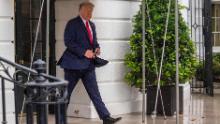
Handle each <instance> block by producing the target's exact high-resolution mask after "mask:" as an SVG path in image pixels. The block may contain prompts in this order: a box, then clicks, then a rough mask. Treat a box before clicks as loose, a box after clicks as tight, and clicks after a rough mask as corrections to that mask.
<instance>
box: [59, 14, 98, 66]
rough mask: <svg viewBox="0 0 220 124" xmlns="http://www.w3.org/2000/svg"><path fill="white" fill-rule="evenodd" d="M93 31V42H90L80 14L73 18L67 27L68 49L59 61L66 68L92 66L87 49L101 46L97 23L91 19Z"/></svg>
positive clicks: (66, 43)
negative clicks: (96, 27)
mask: <svg viewBox="0 0 220 124" xmlns="http://www.w3.org/2000/svg"><path fill="white" fill-rule="evenodd" d="M89 23H90V26H91V28H92V32H93V44H92V45H91V44H90V41H89V36H88V33H87V30H86V27H85V24H84V23H83V20H82V19H81V17H80V16H78V17H76V18H73V19H71V20H70V21H69V22H68V23H67V25H66V28H65V32H64V42H65V46H66V47H67V49H66V50H65V51H64V53H63V55H62V57H61V58H60V60H59V61H58V65H60V66H61V67H62V68H64V69H73V70H81V69H87V68H88V67H89V66H91V63H92V60H91V59H88V58H86V57H85V56H84V54H85V52H86V50H88V49H91V50H94V49H96V48H99V44H98V42H97V37H96V30H95V25H94V23H92V22H91V21H89Z"/></svg>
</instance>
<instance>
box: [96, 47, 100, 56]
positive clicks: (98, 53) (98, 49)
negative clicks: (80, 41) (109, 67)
mask: <svg viewBox="0 0 220 124" xmlns="http://www.w3.org/2000/svg"><path fill="white" fill-rule="evenodd" d="M100 53H101V50H100V48H96V49H95V55H97V56H98V55H100Z"/></svg>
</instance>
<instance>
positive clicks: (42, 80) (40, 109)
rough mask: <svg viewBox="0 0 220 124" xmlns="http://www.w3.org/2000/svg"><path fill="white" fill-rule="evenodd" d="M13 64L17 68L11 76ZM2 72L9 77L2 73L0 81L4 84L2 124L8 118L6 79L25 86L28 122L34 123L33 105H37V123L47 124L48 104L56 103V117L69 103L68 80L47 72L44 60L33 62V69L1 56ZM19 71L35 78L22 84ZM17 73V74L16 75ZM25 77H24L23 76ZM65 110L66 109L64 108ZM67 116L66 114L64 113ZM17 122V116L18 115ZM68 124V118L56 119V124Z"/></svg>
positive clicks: (5, 123) (0, 69)
mask: <svg viewBox="0 0 220 124" xmlns="http://www.w3.org/2000/svg"><path fill="white" fill-rule="evenodd" d="M6 65H7V66H13V67H14V68H15V69H16V70H18V71H16V72H15V74H14V75H13V76H11V74H10V72H9V67H6ZM0 67H2V68H0V72H4V73H5V74H6V75H7V76H8V77H6V76H5V75H3V74H2V73H0V81H1V85H2V87H1V88H2V108H3V109H2V110H3V114H2V116H3V120H2V124H7V120H6V103H5V101H6V100H5V99H6V97H5V83H6V82H5V80H6V81H7V82H13V83H14V85H18V86H20V87H22V88H25V97H26V99H25V105H26V113H27V114H26V123H27V124H34V122H33V121H34V119H33V106H36V108H37V109H36V111H37V124H47V121H48V120H47V105H48V104H56V105H57V107H56V113H55V114H56V117H59V118H60V117H61V113H59V112H60V111H61V105H63V104H64V105H65V104H67V102H68V101H67V96H68V93H67V85H68V82H67V81H65V80H63V79H60V78H57V77H54V76H51V75H47V74H45V72H46V64H45V62H44V61H42V60H37V61H35V62H34V63H33V69H30V68H27V67H25V66H23V65H19V64H17V63H14V62H12V61H9V60H7V59H5V58H3V57H1V56H0ZM18 72H24V74H26V75H29V74H30V75H32V76H33V80H31V81H29V80H27V81H26V82H27V83H25V84H22V82H23V80H22V79H21V77H20V79H16V77H18ZM15 75H17V76H15ZM23 78H24V77H23ZM49 97H54V99H48V98H49ZM64 111H65V110H64ZM65 113H66V112H64V114H65ZM64 117H65V115H64ZM16 123H17V124H18V121H17V116H16ZM61 123H62V124H66V118H64V120H62V121H61V120H60V119H56V124H61Z"/></svg>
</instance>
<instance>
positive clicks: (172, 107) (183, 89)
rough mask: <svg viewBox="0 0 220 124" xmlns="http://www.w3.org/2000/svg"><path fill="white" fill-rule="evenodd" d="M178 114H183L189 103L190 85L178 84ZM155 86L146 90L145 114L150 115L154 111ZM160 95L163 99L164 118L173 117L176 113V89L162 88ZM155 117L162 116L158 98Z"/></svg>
mask: <svg viewBox="0 0 220 124" xmlns="http://www.w3.org/2000/svg"><path fill="white" fill-rule="evenodd" d="M179 88H180V89H179V91H180V111H179V113H180V114H183V113H184V112H185V111H187V110H186V109H187V108H188V105H189V103H190V84H188V83H186V84H180V86H179ZM156 90H157V87H156V86H149V87H148V88H147V114H148V115H150V114H152V112H153V111H154V105H155V99H156ZM161 93H162V97H163V103H164V110H165V114H166V116H173V115H174V113H175V112H176V89H175V86H174V85H170V86H162V87H161ZM157 115H163V109H162V104H161V99H160V97H158V104H157Z"/></svg>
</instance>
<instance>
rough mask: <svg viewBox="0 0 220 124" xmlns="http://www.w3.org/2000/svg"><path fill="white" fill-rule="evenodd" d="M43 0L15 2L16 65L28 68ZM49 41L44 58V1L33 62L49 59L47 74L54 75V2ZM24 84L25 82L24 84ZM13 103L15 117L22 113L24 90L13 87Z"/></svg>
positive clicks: (18, 0)
mask: <svg viewBox="0 0 220 124" xmlns="http://www.w3.org/2000/svg"><path fill="white" fill-rule="evenodd" d="M42 2H43V0H16V6H15V7H16V8H15V9H16V11H15V32H16V33H15V37H16V43H15V61H16V63H18V64H21V65H24V66H27V67H30V65H31V63H32V62H31V58H32V55H33V50H34V47H35V46H34V42H35V41H34V40H35V35H36V29H37V24H38V20H39V15H40V9H41V4H42ZM50 4H51V5H50V6H51V7H50V14H51V15H50V36H49V37H50V41H49V56H46V55H47V54H46V51H47V47H46V16H47V15H46V1H44V8H43V12H42V18H41V23H40V28H39V34H38V38H37V43H36V47H35V53H34V58H33V61H35V60H37V59H42V60H43V61H46V58H47V57H48V58H49V70H48V72H49V74H50V75H56V61H55V29H54V28H55V19H54V16H55V14H54V11H55V10H54V0H51V3H50ZM24 83H25V82H24ZM15 94H16V96H15V103H16V115H19V114H20V113H21V111H22V104H23V100H24V89H23V88H20V87H17V86H15Z"/></svg>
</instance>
